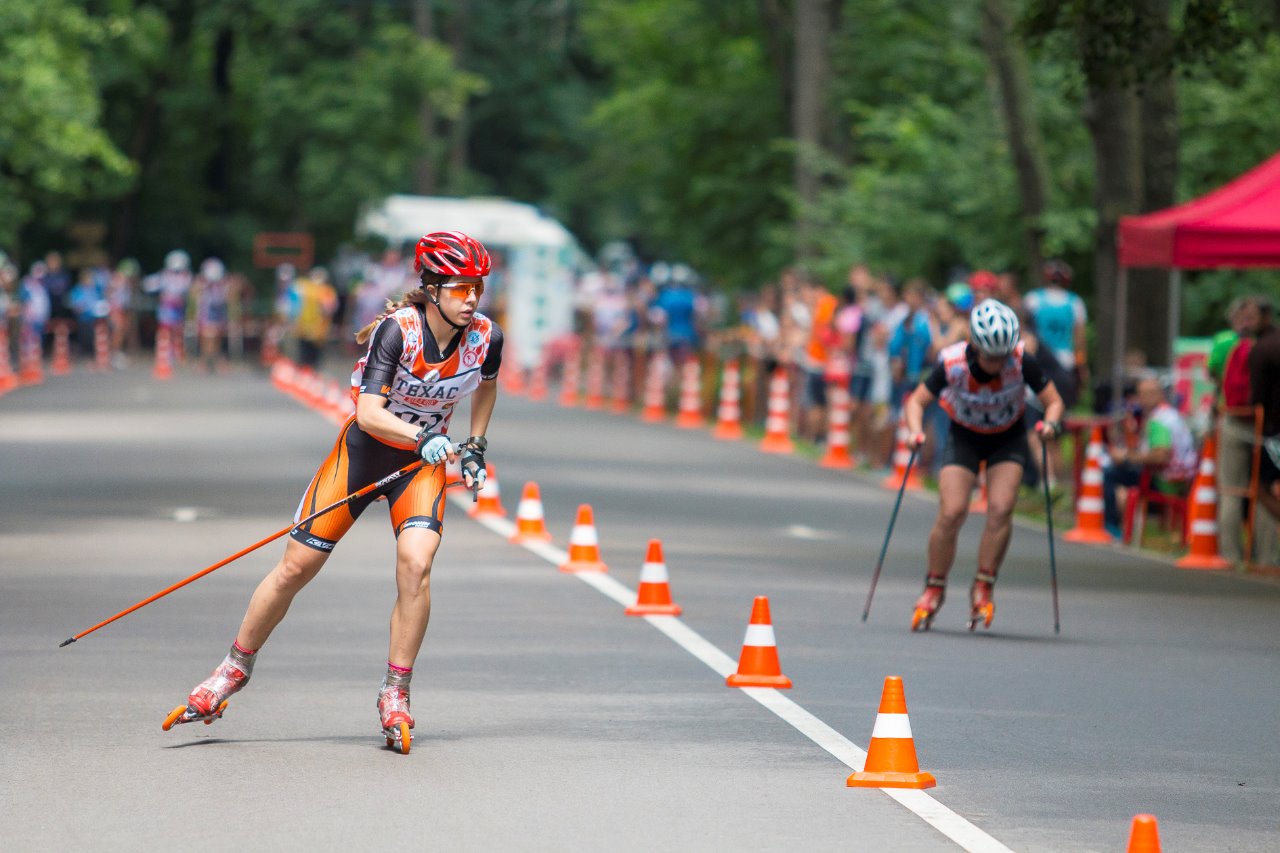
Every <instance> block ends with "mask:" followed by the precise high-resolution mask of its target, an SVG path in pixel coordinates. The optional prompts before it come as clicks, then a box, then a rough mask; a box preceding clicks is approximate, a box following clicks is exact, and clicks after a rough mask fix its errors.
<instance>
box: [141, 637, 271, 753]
mask: <svg viewBox="0 0 1280 853" xmlns="http://www.w3.org/2000/svg"><path fill="white" fill-rule="evenodd" d="M255 659H256V657H255V653H252V652H246V651H244V650H243V649H241V648H240V647H239V646H238V645H233V646H232V647H231V651H230V652H228V653H227V656H226V657H225V658H223V660H222V663H220V664H218V667H217V669H215V670H214V671H213V674H212V675H210V676H209V677H208V678H206V679H205V680H204V681H202V682H200V683H199V684H197V685H196V686H195V689H194V690H192V691H191V695H190V696H188V697H187V704H185V705H179V706H178V707H176V708H174V709H173V710H172V711H170V712H169V716H167V717H165V718H164V723H162V724H161V726H160V728H162V729H164V730H165V731H166V732H167V731H169V729H171V728H173V727H174V726H175V725H180V724H182V723H194V722H196V721H200V722H203V723H204V724H205V725H206V726H207V725H210V724H212V723H213V721H214V720H217V719H221V717H222V714H223V713H224V712H225V711H226V710H227V701H228V700H229V699H230V697H231V696H232V695H233V694H235V693H238V692H239V691H240V690H242V689H243V688H244V686H245V685H246V684H248V683H249V677H250V676H251V675H253V662H254V660H255Z"/></svg>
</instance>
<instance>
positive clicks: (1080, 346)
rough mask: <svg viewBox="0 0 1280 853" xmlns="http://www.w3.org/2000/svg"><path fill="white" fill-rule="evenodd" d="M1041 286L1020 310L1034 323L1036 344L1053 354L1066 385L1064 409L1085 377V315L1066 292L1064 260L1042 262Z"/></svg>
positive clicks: (1067, 281)
mask: <svg viewBox="0 0 1280 853" xmlns="http://www.w3.org/2000/svg"><path fill="white" fill-rule="evenodd" d="M1042 273H1043V277H1044V285H1045V286H1044V287H1041V288H1037V289H1036V290H1033V291H1031V292H1030V293H1028V294H1027V295H1026V297H1025V298H1024V299H1023V302H1022V306H1023V310H1024V311H1026V312H1027V314H1028V315H1030V317H1031V319H1032V320H1033V321H1034V322H1035V327H1036V332H1037V334H1038V335H1039V338H1040V345H1041V346H1042V347H1044V348H1046V349H1048V350H1049V351H1050V352H1052V353H1053V355H1054V357H1055V358H1057V360H1058V364H1060V365H1062V369H1063V371H1064V372H1065V373H1066V375H1067V377H1069V378H1070V380H1071V381H1070V382H1069V383H1068V384H1066V385H1064V386H1061V387H1060V388H1059V389H1058V391H1059V393H1060V394H1061V395H1062V399H1063V401H1064V402H1065V403H1066V405H1067V408H1068V409H1070V408H1071V407H1072V406H1074V405H1075V402H1076V400H1077V399H1078V397H1079V393H1080V387H1081V386H1082V385H1083V384H1084V381H1085V378H1086V375H1087V374H1086V372H1085V371H1086V367H1087V366H1086V364H1085V346H1086V340H1085V335H1086V330H1087V328H1088V323H1089V315H1088V312H1087V311H1086V310H1085V307H1084V300H1083V299H1081V298H1080V297H1079V296H1078V295H1077V294H1075V293H1072V292H1071V291H1070V290H1068V288H1069V287H1071V280H1072V272H1071V267H1069V266H1068V265H1067V264H1066V263H1065V262H1064V261H1059V260H1051V261H1046V262H1045V265H1044V268H1043V270H1042Z"/></svg>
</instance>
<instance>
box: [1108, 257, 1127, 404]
mask: <svg viewBox="0 0 1280 853" xmlns="http://www.w3.org/2000/svg"><path fill="white" fill-rule="evenodd" d="M1115 307H1116V313H1115V324H1116V326H1115V335H1114V338H1113V344H1114V347H1115V352H1114V353H1113V354H1112V356H1111V411H1112V412H1118V411H1120V409H1121V408H1122V407H1123V406H1124V348H1125V345H1126V341H1125V326H1126V325H1127V324H1128V322H1129V268H1128V267H1124V266H1122V267H1120V268H1119V269H1118V270H1117V271H1116V306H1115Z"/></svg>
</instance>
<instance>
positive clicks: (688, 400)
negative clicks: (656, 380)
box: [676, 355, 707, 429]
mask: <svg viewBox="0 0 1280 853" xmlns="http://www.w3.org/2000/svg"><path fill="white" fill-rule="evenodd" d="M706 422H707V421H706V418H704V417H703V416H702V364H701V363H700V362H699V361H698V357H697V356H696V355H691V356H689V357H688V358H687V359H685V362H684V364H683V365H681V367H680V409H679V413H678V414H677V415H676V426H677V427H678V428H680V429H701V428H702V427H703V426H705V425H706Z"/></svg>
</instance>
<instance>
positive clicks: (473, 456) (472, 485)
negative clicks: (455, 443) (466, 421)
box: [460, 435, 489, 492]
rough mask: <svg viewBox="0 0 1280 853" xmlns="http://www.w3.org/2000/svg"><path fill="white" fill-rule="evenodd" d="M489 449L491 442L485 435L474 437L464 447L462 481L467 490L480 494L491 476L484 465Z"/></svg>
mask: <svg viewBox="0 0 1280 853" xmlns="http://www.w3.org/2000/svg"><path fill="white" fill-rule="evenodd" d="M488 449H489V442H488V441H486V440H485V437H484V436H483V435H473V436H471V437H470V438H468V439H467V443H466V444H464V445H462V459H461V462H460V464H461V467H462V479H463V482H464V483H466V485H467V488H468V489H471V490H472V491H475V492H479V491H480V489H481V488H483V487H484V481H485V479H486V478H487V477H488V476H489V473H488V470H487V469H486V467H485V463H484V452H485V451H486V450H488Z"/></svg>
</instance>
